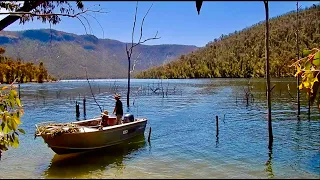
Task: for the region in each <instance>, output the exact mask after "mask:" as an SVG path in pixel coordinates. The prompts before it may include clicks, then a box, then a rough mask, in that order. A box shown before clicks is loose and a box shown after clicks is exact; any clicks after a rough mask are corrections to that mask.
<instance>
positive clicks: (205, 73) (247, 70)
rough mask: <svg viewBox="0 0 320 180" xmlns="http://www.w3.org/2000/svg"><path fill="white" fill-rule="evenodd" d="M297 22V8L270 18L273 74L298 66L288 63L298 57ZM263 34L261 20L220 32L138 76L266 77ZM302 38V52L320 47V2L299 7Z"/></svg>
mask: <svg viewBox="0 0 320 180" xmlns="http://www.w3.org/2000/svg"><path fill="white" fill-rule="evenodd" d="M234 21H236V19H234ZM296 22H297V21H296V12H295V11H292V12H289V13H287V14H284V15H281V16H278V17H275V18H272V19H270V21H269V23H270V73H271V76H272V77H284V76H293V75H294V73H295V68H294V67H288V66H289V65H291V64H292V63H293V62H294V60H293V59H295V58H296V34H295V33H296ZM215 23H218V22H215ZM264 37H265V24H264V22H259V23H257V24H255V25H253V26H251V27H249V28H245V29H243V30H241V31H235V32H234V33H231V34H229V35H221V36H220V38H218V39H214V41H213V42H209V43H208V44H207V45H206V46H205V47H204V48H200V49H198V50H197V51H194V52H192V53H189V54H187V55H182V56H180V57H179V58H178V59H176V60H174V61H171V62H170V63H168V64H165V65H161V66H158V67H153V68H151V69H148V70H146V71H143V72H141V73H138V74H136V78H211V77H264V76H265V42H264ZM299 39H300V40H299V46H300V50H301V52H302V50H303V49H304V48H314V47H320V5H314V6H312V7H309V8H306V9H304V10H301V11H299ZM301 54H302V53H301ZM300 56H301V55H300Z"/></svg>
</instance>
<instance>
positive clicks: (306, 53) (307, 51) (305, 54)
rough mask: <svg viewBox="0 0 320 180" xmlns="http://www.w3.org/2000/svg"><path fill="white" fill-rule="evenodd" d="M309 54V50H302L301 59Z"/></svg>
mask: <svg viewBox="0 0 320 180" xmlns="http://www.w3.org/2000/svg"><path fill="white" fill-rule="evenodd" d="M311 52H312V51H311V50H308V49H304V50H303V53H302V54H303V57H307V56H308V55H309V54H311Z"/></svg>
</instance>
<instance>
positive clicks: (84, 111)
mask: <svg viewBox="0 0 320 180" xmlns="http://www.w3.org/2000/svg"><path fill="white" fill-rule="evenodd" d="M86 114H87V113H86V97H85V96H84V98H83V116H84V117H86Z"/></svg>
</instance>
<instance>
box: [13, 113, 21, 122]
mask: <svg viewBox="0 0 320 180" xmlns="http://www.w3.org/2000/svg"><path fill="white" fill-rule="evenodd" d="M13 119H14V121H15V123H17V124H21V120H20V118H19V117H18V116H17V115H14V116H13Z"/></svg>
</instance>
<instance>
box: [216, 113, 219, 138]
mask: <svg viewBox="0 0 320 180" xmlns="http://www.w3.org/2000/svg"><path fill="white" fill-rule="evenodd" d="M216 129H217V134H216V136H217V137H218V135H219V117H218V116H216Z"/></svg>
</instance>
